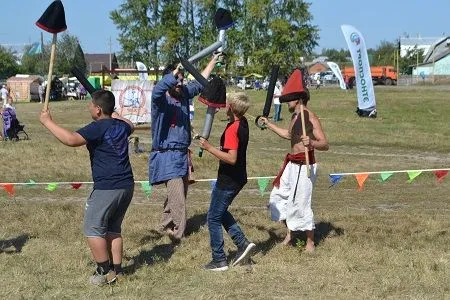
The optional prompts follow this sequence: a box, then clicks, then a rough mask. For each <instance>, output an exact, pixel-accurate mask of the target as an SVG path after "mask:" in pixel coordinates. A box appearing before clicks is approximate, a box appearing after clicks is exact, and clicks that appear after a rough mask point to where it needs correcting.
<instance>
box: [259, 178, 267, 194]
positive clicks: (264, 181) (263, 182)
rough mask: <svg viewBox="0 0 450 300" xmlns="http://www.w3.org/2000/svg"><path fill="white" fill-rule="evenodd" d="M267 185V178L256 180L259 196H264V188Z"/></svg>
mask: <svg viewBox="0 0 450 300" xmlns="http://www.w3.org/2000/svg"><path fill="white" fill-rule="evenodd" d="M268 184H269V178H258V187H259V192H260V193H261V196H263V195H264V192H265V191H266V187H267V185H268Z"/></svg>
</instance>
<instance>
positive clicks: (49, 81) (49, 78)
mask: <svg viewBox="0 0 450 300" xmlns="http://www.w3.org/2000/svg"><path fill="white" fill-rule="evenodd" d="M55 52H56V33H54V34H53V41H52V51H51V52H50V64H49V66H48V76H47V88H46V92H45V100H44V111H46V110H48V100H49V99H50V91H51V85H52V76H53V63H54V61H55Z"/></svg>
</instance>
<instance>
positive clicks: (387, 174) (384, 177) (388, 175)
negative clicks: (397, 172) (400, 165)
mask: <svg viewBox="0 0 450 300" xmlns="http://www.w3.org/2000/svg"><path fill="white" fill-rule="evenodd" d="M392 175H394V173H392V172H383V173H381V174H380V177H381V181H383V182H384V181H387V180H389V178H391V176H392Z"/></svg>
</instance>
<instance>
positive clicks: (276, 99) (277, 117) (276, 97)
mask: <svg viewBox="0 0 450 300" xmlns="http://www.w3.org/2000/svg"><path fill="white" fill-rule="evenodd" d="M282 89H283V88H282V86H281V83H280V82H279V81H278V82H277V83H276V84H275V88H274V90H273V106H274V107H275V112H274V115H273V121H274V122H278V121H281V103H280V97H281V92H282Z"/></svg>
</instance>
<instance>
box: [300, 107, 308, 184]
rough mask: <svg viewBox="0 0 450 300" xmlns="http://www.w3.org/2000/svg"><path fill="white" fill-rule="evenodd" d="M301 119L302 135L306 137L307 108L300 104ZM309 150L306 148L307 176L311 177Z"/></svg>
mask: <svg viewBox="0 0 450 300" xmlns="http://www.w3.org/2000/svg"><path fill="white" fill-rule="evenodd" d="M300 117H301V121H302V134H303V135H306V128H305V107H304V105H303V103H302V104H300ZM308 151H309V149H308V148H306V147H305V160H306V176H308V178H309V177H311V170H310V169H309V152H308Z"/></svg>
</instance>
